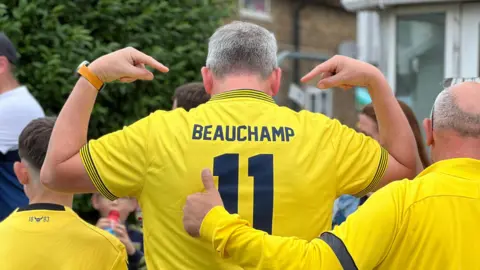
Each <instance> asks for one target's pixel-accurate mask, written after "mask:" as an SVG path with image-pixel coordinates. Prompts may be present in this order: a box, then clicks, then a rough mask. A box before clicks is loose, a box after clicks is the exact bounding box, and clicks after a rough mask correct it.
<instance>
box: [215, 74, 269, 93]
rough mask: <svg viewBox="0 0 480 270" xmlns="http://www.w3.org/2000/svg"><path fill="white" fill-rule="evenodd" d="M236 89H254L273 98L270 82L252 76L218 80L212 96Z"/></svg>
mask: <svg viewBox="0 0 480 270" xmlns="http://www.w3.org/2000/svg"><path fill="white" fill-rule="evenodd" d="M236 89H253V90H258V91H262V92H264V93H265V94H267V95H269V96H272V90H271V88H270V86H269V83H268V81H264V80H260V79H259V78H258V77H257V76H252V75H236V76H229V77H226V78H224V79H221V80H217V81H216V82H215V85H214V87H213V88H212V95H216V94H220V93H223V92H227V91H230V90H236Z"/></svg>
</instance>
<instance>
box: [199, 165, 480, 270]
mask: <svg viewBox="0 0 480 270" xmlns="http://www.w3.org/2000/svg"><path fill="white" fill-rule="evenodd" d="M479 168H480V160H474V159H467V158H458V159H451V160H445V161H440V162H437V163H435V164H434V165H432V166H430V167H429V168H427V169H426V170H425V171H423V172H422V173H421V174H420V175H419V176H417V178H416V179H414V180H412V181H411V180H403V181H397V182H394V183H391V184H389V185H387V186H386V187H384V188H382V189H380V190H378V191H377V192H375V193H374V194H373V196H372V197H371V198H369V199H368V200H367V201H366V203H365V204H364V205H362V207H360V208H359V209H358V210H357V211H356V212H355V213H353V214H352V215H350V216H349V217H348V218H347V220H346V221H345V222H344V223H342V224H341V225H340V226H337V227H335V228H334V230H333V231H331V232H325V233H322V235H321V236H320V238H317V239H313V240H312V241H310V242H309V241H305V240H301V239H298V238H295V237H279V236H271V235H266V234H265V232H262V231H259V230H255V229H253V228H251V227H250V226H249V225H248V222H247V221H246V220H244V219H241V218H240V217H239V216H238V215H231V214H228V213H227V212H226V211H225V209H223V208H222V207H216V208H214V209H213V210H212V211H210V212H209V213H208V214H207V216H206V217H205V219H204V221H203V223H202V229H201V235H202V237H203V238H204V239H206V240H207V242H209V243H210V244H211V245H212V246H213V248H214V250H216V251H217V253H219V255H220V256H221V257H224V258H228V259H230V260H232V261H234V262H235V263H237V264H239V265H241V266H242V267H244V268H245V269H281V270H288V269H292V270H293V269H312V270H313V269H315V270H318V269H320V270H321V269H328V270H332V269H361V270H363V269H378V270H381V269H402V270H403V269H405V270H409V269H422V270H423V269H425V270H427V269H428V270H430V269H442V270H458V269H480V256H479V250H480V244H479V243H480V232H479V228H480V218H479V217H480V169H479Z"/></svg>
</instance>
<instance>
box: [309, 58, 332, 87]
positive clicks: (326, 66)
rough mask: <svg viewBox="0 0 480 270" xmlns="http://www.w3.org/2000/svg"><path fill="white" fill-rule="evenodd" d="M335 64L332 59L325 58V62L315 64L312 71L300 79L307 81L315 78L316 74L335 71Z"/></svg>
mask: <svg viewBox="0 0 480 270" xmlns="http://www.w3.org/2000/svg"><path fill="white" fill-rule="evenodd" d="M335 68H336V65H335V64H334V62H333V61H332V60H327V61H326V62H323V63H322V64H320V65H318V66H316V67H315V68H314V69H312V71H310V72H309V73H307V74H306V75H305V76H303V78H302V79H301V81H302V82H308V81H310V80H312V79H313V78H315V77H316V76H318V75H320V74H322V73H326V74H328V75H329V74H332V73H333V71H335Z"/></svg>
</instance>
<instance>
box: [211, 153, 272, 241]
mask: <svg viewBox="0 0 480 270" xmlns="http://www.w3.org/2000/svg"><path fill="white" fill-rule="evenodd" d="M238 160H239V155H238V154H224V155H221V156H218V157H215V158H214V160H213V175H215V176H218V178H219V179H218V191H219V192H220V196H221V197H222V200H223V204H224V205H225V209H227V211H228V212H230V213H238V166H239V165H238V164H239V163H238ZM248 176H251V177H253V178H254V180H253V181H254V183H253V227H254V228H256V229H259V230H262V231H265V232H267V233H269V234H271V233H272V219H273V155H271V154H261V155H256V156H253V157H251V158H249V159H248Z"/></svg>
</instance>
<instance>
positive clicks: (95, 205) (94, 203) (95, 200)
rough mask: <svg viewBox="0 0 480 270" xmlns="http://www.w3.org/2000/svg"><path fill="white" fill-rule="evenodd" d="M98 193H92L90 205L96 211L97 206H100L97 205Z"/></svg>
mask: <svg viewBox="0 0 480 270" xmlns="http://www.w3.org/2000/svg"><path fill="white" fill-rule="evenodd" d="M98 200H99V195H98V194H96V193H94V194H92V207H93V208H94V209H95V210H97V211H98V208H100V205H99V203H100V202H99V201H98Z"/></svg>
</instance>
